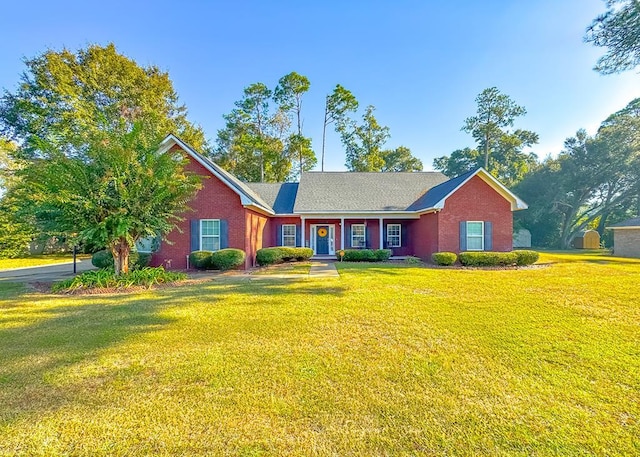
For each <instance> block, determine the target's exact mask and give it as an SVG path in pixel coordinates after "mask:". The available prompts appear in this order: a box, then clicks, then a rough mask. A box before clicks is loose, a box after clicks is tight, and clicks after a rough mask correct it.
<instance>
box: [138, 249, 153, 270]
mask: <svg viewBox="0 0 640 457" xmlns="http://www.w3.org/2000/svg"><path fill="white" fill-rule="evenodd" d="M151 255H152V254H151V253H150V252H138V260H137V262H136V263H135V265H134V268H135V269H136V270H140V269H142V268H144V267H148V266H149V264H150V263H151Z"/></svg>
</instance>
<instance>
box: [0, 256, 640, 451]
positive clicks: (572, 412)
mask: <svg viewBox="0 0 640 457" xmlns="http://www.w3.org/2000/svg"><path fill="white" fill-rule="evenodd" d="M558 259H560V260H567V261H564V262H560V263H553V264H551V265H550V266H546V267H542V268H533V269H523V270H494V271H483V270H454V269H430V268H413V267H405V266H402V265H389V266H384V267H382V266H379V265H377V266H373V267H372V266H366V265H357V264H342V265H340V264H338V268H339V269H340V274H341V277H340V278H339V279H326V278H323V279H321V280H313V279H310V280H294V281H292V280H270V281H265V280H262V281H247V280H246V279H238V280H237V281H234V280H233V279H230V278H225V279H224V280H221V281H219V282H207V283H202V284H199V285H194V286H187V287H180V288H174V289H162V290H157V291H149V292H146V293H143V294H129V295H111V296H84V297H82V296H74V297H56V296H46V295H37V294H30V293H26V292H25V291H24V290H23V289H22V288H21V287H20V286H15V285H11V284H2V283H0V288H1V289H0V455H15V454H17V455H87V456H89V455H91V456H93V455H141V454H142V455H144V454H153V455H198V454H200V455H241V456H260V455H270V456H271V455H273V456H281V455H300V456H309V455H331V456H334V455H335V456H345V455H347V456H348V455H365V456H373V455H375V456H377V455H401V456H414V455H527V456H528V455H562V456H565V455H576V456H577V455H638V454H640V438H639V437H640V422H639V421H640V401H639V399H640V325H639V323H640V300H639V298H638V297H639V292H640V262H637V261H628V260H624V259H614V258H608V257H602V256H600V257H598V259H596V260H593V259H592V258H591V257H590V256H587V257H585V258H584V260H585V261H582V260H581V257H580V256H578V257H576V258H573V259H572V258H569V257H563V254H559V253H549V254H544V255H543V258H542V259H541V262H543V263H545V262H549V261H551V260H553V261H557V260H558Z"/></svg>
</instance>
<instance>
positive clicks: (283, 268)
mask: <svg viewBox="0 0 640 457" xmlns="http://www.w3.org/2000/svg"><path fill="white" fill-rule="evenodd" d="M310 269H311V262H285V263H278V264H275V265H270V266H268V267H263V268H261V269H260V270H257V271H256V273H255V274H258V275H272V274H279V275H308V274H309V270H310Z"/></svg>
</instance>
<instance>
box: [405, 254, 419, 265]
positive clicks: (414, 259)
mask: <svg viewBox="0 0 640 457" xmlns="http://www.w3.org/2000/svg"><path fill="white" fill-rule="evenodd" d="M404 263H406V264H407V265H422V259H421V258H420V257H415V256H412V255H410V256H409V257H407V258H405V259H404Z"/></svg>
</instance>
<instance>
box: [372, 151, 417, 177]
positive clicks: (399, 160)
mask: <svg viewBox="0 0 640 457" xmlns="http://www.w3.org/2000/svg"><path fill="white" fill-rule="evenodd" d="M382 160H384V165H383V166H382V170H381V171H396V172H399V171H422V170H423V166H422V162H421V161H420V159H418V158H417V157H414V156H413V155H412V154H411V150H410V149H409V148H407V147H406V146H400V147H397V148H395V149H386V150H384V151H382Z"/></svg>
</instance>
